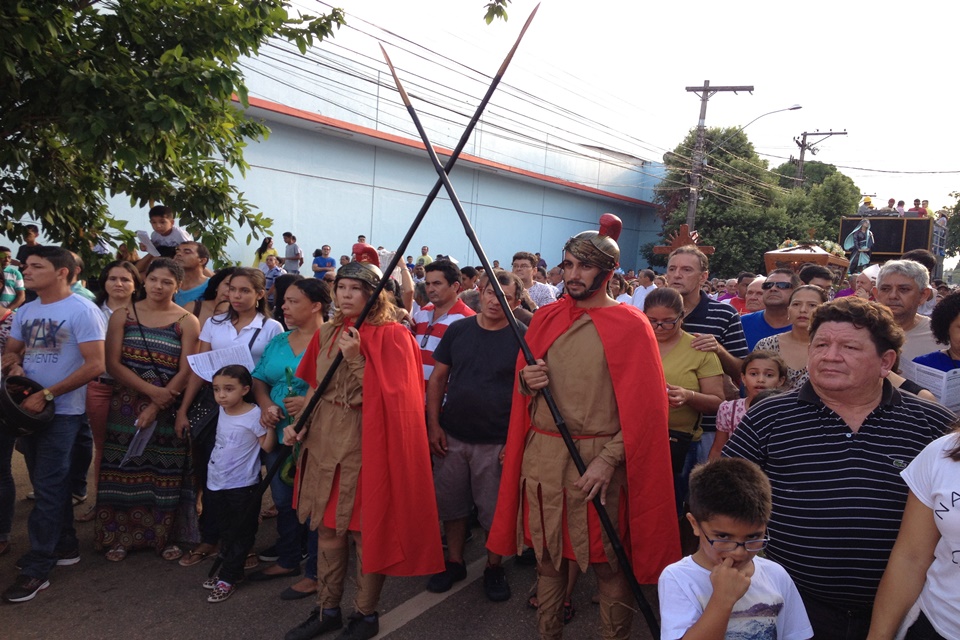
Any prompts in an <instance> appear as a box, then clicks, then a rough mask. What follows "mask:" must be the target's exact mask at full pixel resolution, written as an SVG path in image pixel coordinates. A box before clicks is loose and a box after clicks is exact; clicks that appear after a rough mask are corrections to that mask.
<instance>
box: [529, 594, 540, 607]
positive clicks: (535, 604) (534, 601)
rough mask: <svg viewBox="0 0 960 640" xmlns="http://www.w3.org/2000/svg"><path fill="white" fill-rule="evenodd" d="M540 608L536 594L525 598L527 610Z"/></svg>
mask: <svg viewBox="0 0 960 640" xmlns="http://www.w3.org/2000/svg"><path fill="white" fill-rule="evenodd" d="M539 607H540V600H538V599H537V594H536V593H534V594H533V595H532V596H530V597H529V598H527V609H538V608H539Z"/></svg>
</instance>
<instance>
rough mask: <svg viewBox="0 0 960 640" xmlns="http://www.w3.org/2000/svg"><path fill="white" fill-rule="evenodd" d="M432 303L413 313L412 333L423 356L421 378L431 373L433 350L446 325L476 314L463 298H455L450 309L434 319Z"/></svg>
mask: <svg viewBox="0 0 960 640" xmlns="http://www.w3.org/2000/svg"><path fill="white" fill-rule="evenodd" d="M434 309H435V307H434V306H433V303H431V304H428V305H426V306H425V307H422V308H421V309H420V310H419V311H417V312H416V313H414V314H413V322H414V327H413V333H414V335H416V336H417V342H419V343H420V356H421V357H422V358H423V379H424V381H427V380H429V379H430V374H432V373H433V365H434V360H433V351H434V349H436V348H437V345H438V344H440V338H442V337H443V334H444V333H446V331H447V327H449V326H450V325H451V324H453V323H454V322H456V321H457V320H461V319H463V318H469V317H470V316H475V315H477V314H476V313H474V311H473V309H471V308H470V307H468V306H467V305H466V304H464V302H463V300H461V299H459V298H457V301H456V302H455V303H453V306H452V307H450V310H449V311H447V312H446V313H445V314H444V315H442V316H440V317H439V318H437V319H436V320H434V319H433V310H434Z"/></svg>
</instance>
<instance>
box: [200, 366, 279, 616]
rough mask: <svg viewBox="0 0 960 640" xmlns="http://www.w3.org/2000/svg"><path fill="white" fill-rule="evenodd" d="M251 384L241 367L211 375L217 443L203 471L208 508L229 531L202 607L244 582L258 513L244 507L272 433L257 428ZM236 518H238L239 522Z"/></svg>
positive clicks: (257, 412)
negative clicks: (217, 411)
mask: <svg viewBox="0 0 960 640" xmlns="http://www.w3.org/2000/svg"><path fill="white" fill-rule="evenodd" d="M252 388H253V378H251V376H250V372H249V371H247V369H246V367H243V366H241V365H236V364H232V365H228V366H226V367H223V368H222V369H220V370H219V371H217V372H216V373H215V374H214V375H213V394H214V397H215V398H216V400H217V404H219V405H220V420H219V422H218V423H217V438H216V443H215V444H214V447H213V453H212V454H211V455H210V463H209V465H208V466H207V489H206V490H207V497H208V499H209V501H210V502H209V503H208V504H209V508H211V509H212V510H213V513H214V516H215V517H216V520H217V521H218V522H222V523H223V524H224V526H227V527H231V528H230V529H228V530H226V531H225V532H224V533H225V534H226V535H225V536H224V540H223V541H222V542H221V545H222V547H223V548H221V553H222V556H223V564H222V566H221V568H220V573H219V575H218V576H217V577H215V578H210V579H209V580H207V581H206V582H204V583H203V586H204V588H205V589H212V590H213V591H212V592H211V593H210V595H209V597H207V602H223V601H224V600H226V599H227V598H229V597H230V595H231V594H232V593H233V591H234V590H235V589H236V585H237V582H239V581H240V580H241V579H242V578H243V563H244V560H245V559H246V557H247V553H248V552H249V551H250V549H251V547H253V544H254V542H255V539H256V536H257V524H258V522H257V519H258V515H259V512H260V509H259V506H258V507H257V508H256V509H251V508H250V507H249V501H250V499H251V496H252V495H253V493H254V492H255V490H256V488H257V484H258V483H259V482H260V449H261V448H262V449H263V450H264V451H267V452H269V451H271V450H272V449H273V447H274V446H275V445H276V443H277V438H276V432H275V431H274V430H273V429H265V428H263V426H262V425H261V424H260V408H259V407H258V406H257V405H256V404H254V403H253V394H252V393H251V389H252ZM238 516H242V517H243V521H242V522H238V521H237V518H238Z"/></svg>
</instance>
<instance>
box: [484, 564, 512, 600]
mask: <svg viewBox="0 0 960 640" xmlns="http://www.w3.org/2000/svg"><path fill="white" fill-rule="evenodd" d="M483 592H484V593H486V594H487V599H488V600H490V601H491V602H504V601H505V600H509V599H510V585H509V584H507V574H506V572H505V571H504V570H503V567H502V566H500V565H496V566H492V567H487V568H486V569H484V570H483Z"/></svg>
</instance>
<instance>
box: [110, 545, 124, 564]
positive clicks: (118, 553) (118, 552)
mask: <svg viewBox="0 0 960 640" xmlns="http://www.w3.org/2000/svg"><path fill="white" fill-rule="evenodd" d="M126 557H127V549H126V547H124V546H123V545H122V544H118V545H117V546H115V547H113V548H112V549H110V550H109V551H107V555H106V558H107V560H109V561H110V562H120V561H121V560H124V559H125V558H126Z"/></svg>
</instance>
